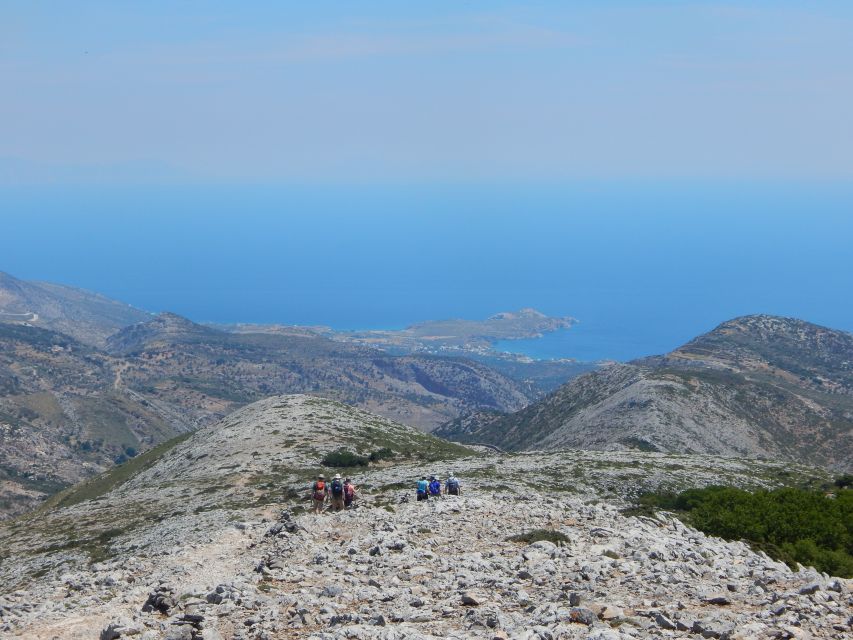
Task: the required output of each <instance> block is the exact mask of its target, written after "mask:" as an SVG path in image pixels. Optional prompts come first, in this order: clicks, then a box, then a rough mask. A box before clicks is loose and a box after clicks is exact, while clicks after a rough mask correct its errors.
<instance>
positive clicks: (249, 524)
mask: <svg viewBox="0 0 853 640" xmlns="http://www.w3.org/2000/svg"><path fill="white" fill-rule="evenodd" d="M342 443H344V444H345V445H346V447H348V448H349V449H351V450H352V451H353V452H355V453H358V454H359V455H367V454H368V453H370V452H372V451H375V450H376V449H377V448H378V447H380V446H384V447H388V448H390V449H392V450H394V451H397V452H399V453H398V457H397V458H395V459H394V460H391V461H386V462H382V463H381V464H377V465H372V466H370V467H363V468H361V469H359V470H356V471H355V475H354V478H355V482H356V484H357V485H359V486H360V487H361V497H360V499H359V502H358V507H357V508H355V509H352V510H350V511H345V512H342V513H324V514H321V515H314V514H310V513H307V511H308V509H307V493H308V486H309V483H310V480H311V478H312V477H313V476H314V475H315V474H316V473H317V471H318V469H321V468H322V466H320V465H319V463H320V461H321V458H322V457H323V456H324V455H325V454H326V453H328V452H331V451H336V450H337V449H338V448H339V447H340V446H341V444H342ZM450 470H453V471H455V472H456V473H457V474H458V475H459V477H460V478H461V479H462V482H463V487H464V492H465V494H464V495H463V496H446V497H444V498H442V499H433V500H430V501H427V502H426V503H418V502H415V501H414V496H413V489H412V488H413V484H414V479H415V478H417V477H419V476H420V475H421V474H423V473H440V474H441V475H443V476H446V475H447V473H448V471H450ZM816 473H817V474H818V475H817V476H815V475H814V474H816ZM819 474H820V472H818V471H817V470H815V469H812V468H808V467H798V466H796V465H790V464H783V463H775V462H768V461H755V460H752V461H750V460H745V459H737V460H735V459H724V458H713V457H708V456H684V455H669V454H644V453H639V452H583V451H550V452H532V453H524V454H495V453H494V452H491V451H488V450H485V449H481V450H472V449H465V448H462V447H459V446H457V445H452V444H450V443H447V442H442V441H440V440H437V439H435V438H432V437H431V436H427V435H425V434H422V433H418V432H417V431H415V430H413V429H410V428H407V427H404V426H403V425H399V424H395V423H392V422H390V421H387V420H384V419H381V418H378V417H377V416H374V415H371V414H368V413H366V412H363V411H358V410H355V409H352V408H351V407H347V406H345V405H341V404H339V403H335V402H331V401H328V400H321V399H317V398H312V397H309V396H286V397H278V398H271V399H269V400H265V401H262V402H259V403H256V404H254V405H251V406H249V407H246V408H245V409H242V410H241V411H239V412H236V413H234V414H232V415H231V416H229V417H228V418H226V419H225V420H223V421H222V423H221V424H219V425H215V426H211V427H205V428H203V429H200V430H199V431H196V432H195V433H193V434H192V435H188V436H185V437H182V438H181V439H177V440H176V441H174V442H172V443H170V444H168V445H164V446H163V447H161V448H159V449H156V450H152V452H149V453H146V454H144V455H142V456H139V457H138V458H136V459H134V460H133V461H132V462H129V463H127V465H126V466H122V467H117V468H116V469H115V470H114V471H112V472H110V473H108V474H105V475H104V476H100V477H99V478H96V479H95V480H93V481H90V482H87V483H84V484H82V485H79V486H78V487H75V488H73V489H71V490H69V491H67V492H63V493H62V494H59V495H58V496H56V497H55V498H54V499H52V500H51V501H49V502H48V503H47V504H45V505H44V507H43V508H42V509H40V510H39V511H37V512H35V513H33V514H30V515H28V516H24V517H22V518H19V519H16V520H14V521H10V522H8V523H3V524H0V638H3V639H6V638H10V639H11V638H16V639H18V638H20V639H24V638H26V639H33V640H55V639H58V640H64V639H74V640H77V639H80V640H82V639H84V638H86V639H89V638H100V639H101V640H117V639H125V638H132V639H139V640H193V639H195V640H198V639H199V638H201V639H204V640H220V639H222V640H277V639H285V638H313V639H315V640H331V639H338V638H364V639H372V638H376V639H383V640H394V639H401V640H402V639H407V638H415V639H417V638H457V639H463V638H487V639H498V638H506V639H509V638H513V639H530V640H556V639H559V638H583V639H591V640H627V639H629V638H721V639H732V640H733V639H737V638H743V639H746V638H756V639H764V638H767V639H770V638H774V639H776V638H778V639H787V638H795V639H797V640H801V639H802V640H806V639H808V638H834V639H838V640H841V639H842V638H849V637H851V633H853V627H851V624H853V597H852V596H851V587H853V581H849V580H841V579H836V578H833V577H830V576H827V575H820V574H817V573H816V572H814V571H813V570H809V569H803V570H801V571H798V572H793V571H791V570H790V569H789V568H788V567H787V566H785V565H784V564H781V563H778V562H775V561H773V560H771V559H769V558H768V557H767V556H765V555H763V554H757V553H755V552H753V551H752V550H751V549H750V548H749V547H747V546H746V545H745V544H742V543H739V542H725V541H722V540H720V539H716V538H710V537H707V536H705V535H704V534H702V533H700V532H697V531H695V530H693V529H691V528H689V527H686V526H685V525H683V524H682V523H681V522H680V521H678V520H677V519H674V518H670V517H668V516H665V515H662V514H659V515H657V516H655V517H654V518H649V517H637V516H627V515H625V514H624V513H623V512H622V510H623V509H624V508H625V507H626V506H627V505H628V504H629V502H630V497H631V496H632V495H636V494H637V492H639V491H643V490H649V489H660V488H667V489H671V490H677V489H679V488H684V487H688V486H707V485H709V484H720V483H725V484H733V485H736V486H744V487H771V486H778V485H779V484H780V483H783V482H799V481H805V480H808V479H810V478H811V479H814V478H815V477H818V478H819V477H821V476H820V475H819ZM543 530H544V539H539V538H542V537H543V536H541V535H540V536H535V537H534V538H531V537H530V534H531V533H533V532H537V531H540V532H541V531H543ZM518 536H522V537H523V538H524V539H525V541H519V540H517V539H514V538H516V537H518ZM534 539H536V540H537V541H533V540H534Z"/></svg>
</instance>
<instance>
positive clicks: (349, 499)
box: [344, 478, 356, 509]
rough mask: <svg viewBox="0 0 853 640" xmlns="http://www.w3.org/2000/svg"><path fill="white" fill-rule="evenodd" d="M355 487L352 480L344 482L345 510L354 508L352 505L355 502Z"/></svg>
mask: <svg viewBox="0 0 853 640" xmlns="http://www.w3.org/2000/svg"><path fill="white" fill-rule="evenodd" d="M355 493H356V489H355V485H354V484H353V483H352V480H350V479H349V478H347V479H346V480H344V509H349V508H350V507H352V503H353V501H354V500H355Z"/></svg>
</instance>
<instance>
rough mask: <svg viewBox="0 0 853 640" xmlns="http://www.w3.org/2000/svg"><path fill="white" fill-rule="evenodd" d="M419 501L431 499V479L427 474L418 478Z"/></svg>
mask: <svg viewBox="0 0 853 640" xmlns="http://www.w3.org/2000/svg"><path fill="white" fill-rule="evenodd" d="M417 490H418V502H420V501H421V500H427V499H429V481H428V480H427V479H426V476H422V477H421V479H420V480H418V489H417Z"/></svg>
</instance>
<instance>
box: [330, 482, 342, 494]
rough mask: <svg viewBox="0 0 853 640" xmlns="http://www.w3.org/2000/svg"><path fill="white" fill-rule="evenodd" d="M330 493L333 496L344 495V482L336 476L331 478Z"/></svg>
mask: <svg viewBox="0 0 853 640" xmlns="http://www.w3.org/2000/svg"><path fill="white" fill-rule="evenodd" d="M332 495H333V496H342V495H344V483H343V482H341V481H340V480H338V479H337V478H336V479H334V480H332Z"/></svg>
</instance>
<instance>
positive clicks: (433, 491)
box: [429, 480, 441, 496]
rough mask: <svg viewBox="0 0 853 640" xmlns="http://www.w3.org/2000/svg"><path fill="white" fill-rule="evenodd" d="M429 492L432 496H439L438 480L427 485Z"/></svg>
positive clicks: (439, 485)
mask: <svg viewBox="0 0 853 640" xmlns="http://www.w3.org/2000/svg"><path fill="white" fill-rule="evenodd" d="M429 492H430V493H431V494H432V495H434V496H437V495H440V494H441V483H440V482H439V481H438V480H433V481H432V482H430V483H429Z"/></svg>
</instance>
